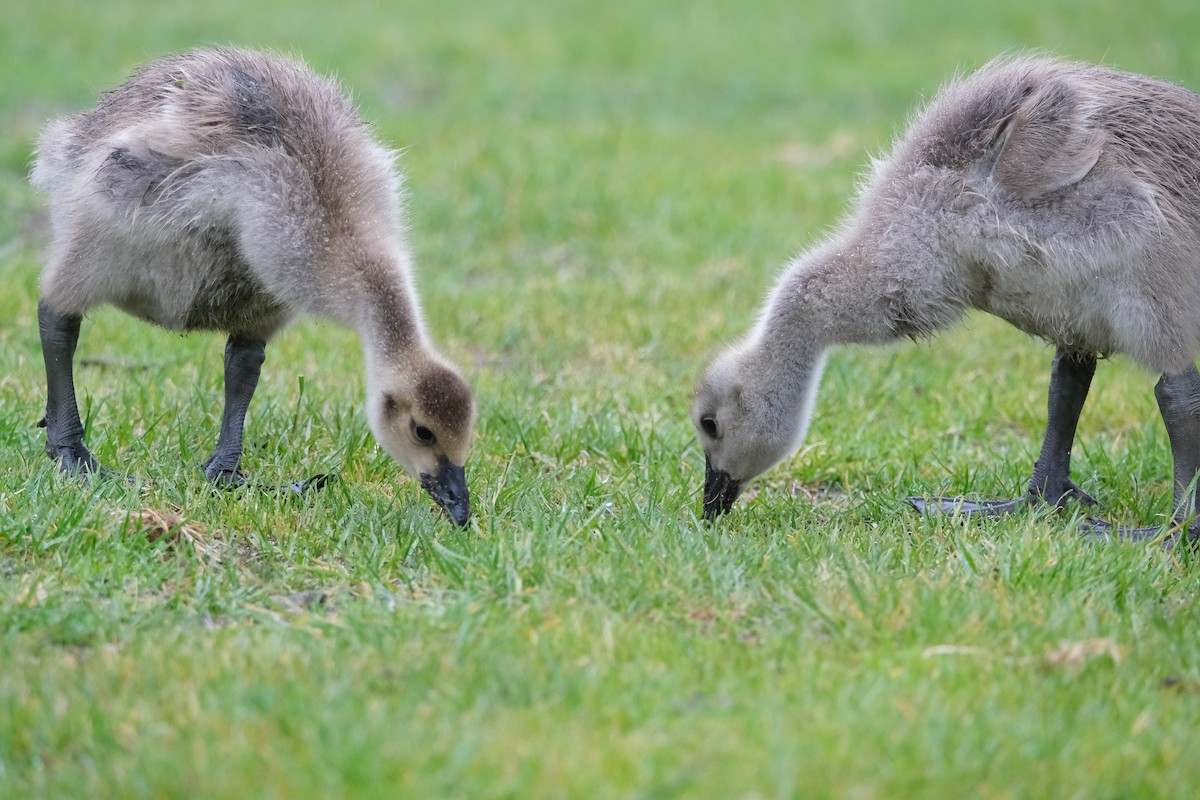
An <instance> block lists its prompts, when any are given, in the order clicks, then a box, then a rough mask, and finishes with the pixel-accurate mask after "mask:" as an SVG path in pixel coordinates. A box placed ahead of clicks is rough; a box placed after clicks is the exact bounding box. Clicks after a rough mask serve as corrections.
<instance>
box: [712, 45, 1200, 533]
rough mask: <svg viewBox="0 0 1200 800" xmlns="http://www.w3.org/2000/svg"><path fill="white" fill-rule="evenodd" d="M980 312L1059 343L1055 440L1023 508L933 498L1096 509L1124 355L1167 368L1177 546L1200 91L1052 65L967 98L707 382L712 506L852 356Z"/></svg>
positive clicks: (1018, 72) (947, 109)
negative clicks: (1097, 474)
mask: <svg viewBox="0 0 1200 800" xmlns="http://www.w3.org/2000/svg"><path fill="white" fill-rule="evenodd" d="M969 308H975V309H981V310H983V311H987V312H989V313H991V314H994V315H996V316H999V317H1001V318H1002V319H1005V320H1007V321H1008V322H1010V323H1011V324H1013V325H1015V326H1016V327H1017V328H1019V329H1021V330H1023V331H1026V332H1027V333H1030V334H1033V335H1035V336H1038V337H1041V338H1043V339H1044V340H1046V341H1047V342H1049V343H1052V344H1053V345H1054V346H1055V348H1056V352H1055V355H1054V360H1053V365H1052V367H1051V374H1050V389H1049V403H1048V407H1049V414H1048V422H1047V427H1046V433H1045V438H1044V440H1043V443H1042V449H1041V454H1040V455H1039V457H1038V459H1037V463H1036V465H1035V466H1034V469H1033V476H1032V478H1031V480H1030V481H1029V484H1028V489H1027V491H1026V492H1025V494H1024V495H1023V496H1022V497H1019V498H1017V499H1014V500H996V501H983V502H975V503H972V502H970V501H966V500H964V499H962V498H938V499H936V500H935V501H934V503H933V504H932V508H935V509H949V508H959V509H964V510H966V511H967V512H973V513H978V514H985V515H986V514H1004V513H1010V512H1013V511H1016V510H1018V509H1021V508H1025V507H1029V506H1033V505H1035V504H1039V503H1049V504H1053V505H1054V506H1057V507H1060V508H1061V507H1062V506H1063V505H1064V504H1065V503H1066V502H1067V501H1068V500H1071V499H1074V500H1076V501H1079V502H1081V503H1083V504H1086V505H1090V504H1092V503H1093V502H1094V500H1093V499H1092V498H1091V497H1089V496H1088V495H1087V494H1086V493H1084V492H1083V491H1082V490H1081V489H1080V488H1079V487H1078V486H1077V485H1076V484H1075V483H1074V482H1073V481H1072V480H1071V477H1070V458H1071V447H1072V443H1073V441H1074V438H1075V429H1076V423H1077V422H1078V419H1079V414H1080V411H1081V409H1082V408H1083V404H1084V400H1085V399H1086V397H1087V393H1088V388H1089V386H1090V384H1091V380H1092V375H1093V372H1094V371H1095V368H1096V359H1097V357H1098V356H1101V355H1108V354H1114V353H1122V354H1125V355H1126V356H1128V357H1129V358H1131V359H1132V360H1133V361H1134V362H1136V363H1137V364H1139V365H1141V366H1142V367H1144V368H1145V369H1148V370H1152V371H1153V372H1155V373H1158V374H1160V375H1161V377H1160V378H1159V380H1158V383H1157V386H1156V387H1155V397H1156V398H1157V400H1158V406H1159V409H1160V411H1161V414H1162V418H1163V422H1164V423H1165V425H1166V430H1167V434H1168V437H1169V440H1170V444H1171V453H1172V457H1173V460H1174V489H1175V491H1174V508H1173V525H1172V526H1171V527H1170V528H1169V529H1168V531H1167V532H1168V533H1170V534H1171V535H1170V536H1168V537H1166V538H1167V540H1168V541H1171V540H1172V537H1174V540H1177V539H1178V532H1179V531H1181V530H1184V529H1186V528H1187V526H1188V525H1189V523H1190V522H1191V520H1192V519H1193V518H1194V517H1195V498H1194V481H1195V479H1196V476H1197V474H1198V472H1200V373H1198V372H1197V370H1196V365H1195V357H1196V352H1197V350H1198V349H1200V95H1197V94H1195V93H1193V92H1191V91H1189V90H1187V89H1184V88H1181V87H1179V86H1176V85H1172V84H1169V83H1164V82H1162V81H1158V80H1153V79H1151V78H1147V77H1142V76H1139V75H1132V74H1127V73H1123V72H1117V71H1114V70H1111V69H1106V68H1102V67H1099V66H1093V65H1087V64H1076V63H1064V62H1060V61H1056V60H1050V59H1043V58H1034V57H1016V58H1009V59H1003V60H998V61H993V62H991V63H989V64H987V65H986V66H985V67H983V68H982V69H981V70H979V71H978V72H977V73H975V74H974V75H972V76H970V77H968V78H966V79H963V80H959V81H956V82H953V83H951V84H950V85H948V86H946V87H945V88H944V89H943V90H942V91H941V92H940V93H939V94H938V96H937V97H936V98H935V99H934V100H933V102H932V103H930V104H929V106H928V107H927V108H925V109H924V111H923V112H921V113H919V114H918V115H916V117H915V118H914V120H913V121H912V122H911V124H910V126H909V128H908V131H907V133H906V134H905V135H903V136H902V137H901V138H900V140H899V141H898V142H897V144H896V145H895V147H894V149H893V151H892V153H891V155H890V156H888V157H887V158H884V159H882V160H880V161H878V162H876V163H875V164H874V165H873V169H872V171H871V174H870V176H869V177H868V180H867V181H866V182H865V184H864V188H863V189H862V190H861V193H860V195H859V197H858V201H857V203H856V207H855V210H854V211H853V212H851V213H850V215H849V216H848V218H847V219H846V220H845V221H844V222H843V224H842V225H841V227H840V229H839V230H838V232H837V233H835V234H834V235H833V236H831V237H830V238H828V239H827V240H826V241H824V242H823V243H821V244H819V245H817V246H816V247H814V248H813V249H812V250H811V251H809V252H807V253H805V254H803V255H801V256H799V257H797V258H796V259H794V260H793V261H792V262H791V263H790V264H789V265H788V268H787V270H786V271H785V273H784V274H783V276H782V277H781V279H780V281H779V283H778V285H777V286H776V287H775V289H774V291H773V292H772V293H771V294H770V296H769V297H768V299H767V301H766V303H765V306H764V308H763V311H762V313H761V316H760V319H759V321H758V324H757V325H756V326H755V327H754V328H753V329H752V330H751V331H750V333H749V334H748V335H747V336H746V337H745V338H744V340H742V341H740V342H739V343H737V344H734V345H733V346H732V347H730V348H729V349H728V350H726V351H725V352H723V353H722V354H720V355H719V356H717V357H716V358H715V360H714V361H713V362H712V364H711V365H710V366H709V368H708V370H707V372H706V374H705V375H704V376H703V377H702V379H701V380H700V381H699V383H698V387H697V390H696V394H695V398H694V402H693V405H692V421H693V423H694V425H695V427H696V429H697V431H698V435H699V438H700V442H701V443H702V445H703V448H704V452H705V457H706V474H705V486H704V503H703V513H704V516H705V517H706V518H709V519H711V518H714V517H716V516H718V515H720V514H722V513H724V512H726V511H728V510H729V508H730V507H731V506H732V504H733V502H734V500H735V499H736V498H737V496H738V494H739V492H740V490H741V488H742V486H744V485H745V483H746V482H747V481H748V480H749V479H751V478H753V477H755V476H756V475H758V474H760V473H762V472H764V471H765V470H767V469H768V468H770V467H771V466H773V465H774V464H776V463H778V462H779V461H780V460H781V459H783V458H785V457H787V456H788V455H790V454H791V453H793V452H794V451H795V449H796V448H797V447H798V446H799V444H800V442H801V440H802V438H803V436H804V434H805V430H806V428H807V425H808V421H809V419H810V417H811V414H812V409H813V402H814V398H815V394H816V389H817V383H818V381H819V379H820V377H821V370H822V366H823V364H824V362H825V357H826V353H827V351H828V350H829V348H830V347H831V346H833V345H838V344H847V343H863V344H883V343H886V342H889V341H892V340H894V339H897V338H899V337H910V338H913V339H919V338H924V337H928V336H930V335H932V334H933V333H934V332H936V331H938V330H940V329H943V328H946V327H947V326H949V325H951V324H953V323H955V322H956V321H957V320H959V319H960V318H961V316H962V315H963V313H964V311H965V310H966V309H969ZM913 502H914V504H915V505H917V506H918V508H920V509H922V510H925V511H929V510H931V506H930V505H929V504H926V503H925V502H924V501H922V500H917V499H914V501H913ZM1197 527H1200V526H1197ZM1093 528H1094V530H1096V531H1098V532H1100V533H1104V534H1105V535H1106V536H1107V535H1108V534H1109V533H1114V534H1115V535H1118V536H1120V537H1124V538H1130V539H1144V538H1149V537H1157V536H1159V535H1160V534H1162V533H1164V531H1163V529H1162V528H1136V529H1129V528H1121V529H1116V530H1114V529H1113V528H1112V526H1109V525H1108V524H1107V523H1104V522H1102V521H1099V520H1096V521H1095V525H1094V526H1093ZM1197 533H1198V532H1197V531H1196V530H1193V531H1191V532H1190V533H1189V538H1192V539H1195V538H1196V536H1197Z"/></svg>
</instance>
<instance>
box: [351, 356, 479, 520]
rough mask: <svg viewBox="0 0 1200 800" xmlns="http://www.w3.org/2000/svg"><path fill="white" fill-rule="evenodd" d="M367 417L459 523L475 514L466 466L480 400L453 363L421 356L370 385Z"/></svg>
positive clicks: (381, 442)
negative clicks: (475, 401)
mask: <svg viewBox="0 0 1200 800" xmlns="http://www.w3.org/2000/svg"><path fill="white" fill-rule="evenodd" d="M368 391H369V393H370V396H369V397H368V398H367V409H368V410H367V417H368V420H369V421H370V425H371V431H372V433H374V434H375V439H376V441H378V442H379V446H380V447H382V448H383V449H384V450H385V451H386V452H387V453H388V455H390V456H391V457H392V458H394V459H396V460H397V461H399V462H400V464H401V465H402V466H403V467H404V468H405V469H406V470H407V471H408V473H409V474H410V475H412V476H413V477H415V478H416V479H417V480H419V481H420V482H421V486H422V487H423V488H424V489H425V491H427V492H429V495H430V496H431V497H432V498H433V499H434V501H435V502H437V504H438V505H439V506H441V507H442V509H443V510H444V511H445V512H446V515H447V516H449V517H450V518H451V519H452V520H454V522H455V523H457V524H458V525H466V524H467V520H468V519H470V517H471V498H470V494H469V492H468V491H467V477H466V471H465V470H464V468H463V465H464V464H465V463H466V460H467V455H468V454H469V453H470V450H471V439H472V436H473V433H474V428H475V405H474V402H473V401H472V399H471V390H470V389H468V388H467V384H466V383H465V382H464V381H463V379H462V378H461V377H460V376H459V375H458V373H457V372H455V371H454V369H453V368H451V367H450V366H448V365H446V364H444V363H442V362H440V361H437V360H434V359H422V360H421V361H419V362H418V363H417V364H416V365H415V366H414V365H409V366H408V367H407V368H405V369H398V370H395V371H393V372H391V373H390V374H389V375H387V376H383V377H378V378H377V379H376V380H375V381H372V382H371V385H370V387H369V388H368Z"/></svg>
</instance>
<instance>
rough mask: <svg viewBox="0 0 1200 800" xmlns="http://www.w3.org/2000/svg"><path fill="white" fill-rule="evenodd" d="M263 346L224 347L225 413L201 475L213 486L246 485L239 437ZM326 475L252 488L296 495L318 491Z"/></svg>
mask: <svg viewBox="0 0 1200 800" xmlns="http://www.w3.org/2000/svg"><path fill="white" fill-rule="evenodd" d="M266 347H267V343H266V342H264V341H263V340H261V339H246V338H243V337H240V336H236V335H231V336H230V337H229V340H228V341H227V342H226V343H225V409H224V411H223V413H222V415H221V432H220V434H219V435H218V436H217V448H216V450H214V451H213V454H212V455H211V456H209V457H208V460H206V461H205V462H204V475H205V477H206V478H208V479H209V480H210V481H212V482H213V483H214V484H216V485H217V486H222V487H230V488H232V487H236V486H243V485H245V483H246V476H245V475H244V474H242V470H241V468H240V467H239V466H238V463H239V462H240V461H241V459H242V436H243V432H244V431H245V427H246V410H247V409H248V408H249V407H250V401H251V399H253V397H254V390H255V389H256V388H257V387H258V378H259V375H260V374H261V373H262V365H263V361H264V360H266V357H267V355H266ZM329 478H330V476H328V475H314V476H312V477H311V478H307V479H305V480H299V481H293V482H292V483H288V484H284V485H283V486H263V485H256V486H255V488H257V489H261V490H264V491H268V492H284V493H295V494H300V493H302V492H305V491H308V490H315V489H320V488H321V487H322V486H324V485H325V484H326V482H328V480H329Z"/></svg>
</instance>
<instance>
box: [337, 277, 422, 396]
mask: <svg viewBox="0 0 1200 800" xmlns="http://www.w3.org/2000/svg"><path fill="white" fill-rule="evenodd" d="M408 274H409V273H408V265H407V263H399V264H398V263H396V262H394V261H370V262H367V263H365V264H363V265H362V268H361V270H360V272H359V276H360V284H359V286H358V287H357V289H358V291H357V298H356V301H357V302H356V307H355V308H354V317H355V319H354V321H353V323H352V327H354V328H355V329H356V330H357V331H358V335H359V338H360V339H361V341H362V346H363V352H364V354H365V355H366V360H367V370H368V373H369V374H379V370H381V369H384V368H385V367H386V366H387V365H394V364H396V363H400V362H403V361H405V360H408V359H406V358H405V356H406V354H409V353H412V352H413V351H423V350H424V349H425V348H426V346H427V338H426V334H425V321H424V319H423V317H422V315H421V308H420V305H419V304H418V302H417V296H416V291H415V289H414V287H413V286H412V283H411V281H410V280H409V278H408Z"/></svg>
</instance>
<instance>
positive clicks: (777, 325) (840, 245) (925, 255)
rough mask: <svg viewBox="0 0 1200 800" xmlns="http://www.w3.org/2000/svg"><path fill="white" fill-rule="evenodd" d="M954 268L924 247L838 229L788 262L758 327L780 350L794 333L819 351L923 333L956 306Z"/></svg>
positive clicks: (948, 318) (952, 314)
mask: <svg viewBox="0 0 1200 800" xmlns="http://www.w3.org/2000/svg"><path fill="white" fill-rule="evenodd" d="M906 245H907V243H906ZM954 273H955V270H954V269H953V266H952V265H949V264H946V263H942V261H941V260H940V259H939V258H938V257H937V256H936V255H935V254H934V252H933V251H932V250H931V249H928V248H924V247H911V246H904V247H899V246H895V244H894V243H890V242H888V241H887V239H886V237H878V236H877V237H867V236H845V237H842V238H840V239H838V240H833V241H830V242H827V243H825V244H823V245H821V246H819V247H817V248H816V249H814V250H812V251H810V252H809V253H807V254H805V255H803V256H800V257H799V258H797V259H796V260H795V261H793V262H792V264H791V265H790V266H789V268H788V270H787V272H786V273H785V275H784V277H783V279H782V280H781V281H780V282H779V285H778V286H777V287H776V289H775V291H774V293H773V294H772V295H771V298H770V300H769V301H768V303H767V307H766V309H765V312H764V314H763V317H762V320H761V322H760V323H759V330H758V333H759V336H760V338H761V340H762V342H763V346H764V348H765V349H767V350H769V351H779V352H780V353H786V352H787V350H788V349H789V348H791V349H794V348H795V347H796V344H795V342H796V340H797V339H800V340H801V341H803V342H805V343H808V345H809V346H810V347H811V348H812V349H814V351H817V352H819V351H823V350H824V349H825V348H828V347H830V346H832V345H837V344H886V343H888V342H890V341H892V340H894V339H897V338H899V337H902V336H909V337H920V336H927V335H930V334H932V333H933V332H935V331H936V330H939V329H941V328H944V327H946V326H948V325H950V324H953V323H954V322H955V321H956V320H958V319H959V317H961V315H962V313H963V310H964V308H965V302H964V301H963V300H961V299H959V298H960V297H961V295H962V293H961V292H960V291H959V290H958V289H957V288H956V287H955V286H954V285H953V284H954V283H955V280H954V278H953V275H954Z"/></svg>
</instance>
